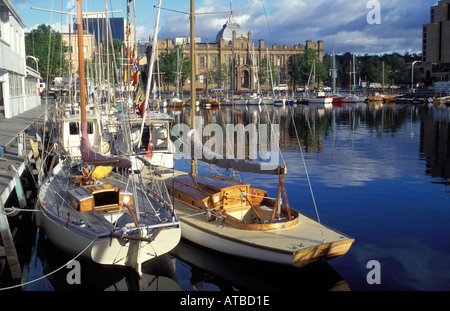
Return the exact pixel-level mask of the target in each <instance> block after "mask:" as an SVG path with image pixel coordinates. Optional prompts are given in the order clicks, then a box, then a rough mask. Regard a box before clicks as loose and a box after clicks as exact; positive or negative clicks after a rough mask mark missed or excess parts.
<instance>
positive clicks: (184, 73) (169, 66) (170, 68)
mask: <svg viewBox="0 0 450 311" xmlns="http://www.w3.org/2000/svg"><path fill="white" fill-rule="evenodd" d="M177 50H178V55H177ZM177 63H178V64H177ZM159 68H160V72H163V73H164V75H163V79H164V81H165V83H166V84H174V85H175V84H176V83H177V73H178V71H177V70H178V69H179V70H180V73H181V75H180V83H182V82H183V81H184V80H185V79H186V78H188V77H189V75H190V72H191V68H190V60H188V59H187V58H186V57H185V56H184V54H183V50H182V49H180V48H179V47H178V46H175V48H174V49H173V50H171V51H170V52H168V53H167V54H165V55H163V56H162V57H161V63H160V65H159Z"/></svg>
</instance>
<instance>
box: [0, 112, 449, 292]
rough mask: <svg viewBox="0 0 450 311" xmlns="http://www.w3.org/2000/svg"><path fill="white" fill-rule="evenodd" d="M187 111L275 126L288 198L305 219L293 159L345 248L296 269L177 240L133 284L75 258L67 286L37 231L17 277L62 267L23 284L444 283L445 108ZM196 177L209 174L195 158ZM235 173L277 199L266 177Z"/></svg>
mask: <svg viewBox="0 0 450 311" xmlns="http://www.w3.org/2000/svg"><path fill="white" fill-rule="evenodd" d="M168 113H170V114H172V115H173V116H174V117H175V123H177V122H184V120H189V110H188V109H187V110H184V111H175V112H174V111H170V110H169V111H168ZM196 114H197V115H199V116H202V118H203V125H206V124H209V123H218V124H220V125H223V126H224V125H225V124H227V123H243V124H248V123H267V122H268V120H269V118H270V120H271V122H273V123H277V124H279V125H280V130H281V133H280V137H279V139H280V141H279V142H280V147H281V150H282V154H283V159H284V161H285V162H286V163H287V166H288V174H287V176H286V179H285V182H286V188H287V193H288V196H289V203H290V205H291V206H292V207H294V208H296V209H298V210H300V211H301V212H303V213H306V214H308V215H311V216H313V217H316V210H315V208H314V202H313V200H312V195H311V190H310V187H309V183H308V179H307V177H306V171H305V166H304V165H303V160H302V154H303V157H304V161H305V164H306V169H307V172H308V174H309V180H310V184H311V189H312V193H313V195H314V199H315V202H316V206H317V210H318V214H319V217H320V220H321V221H322V222H323V223H325V224H327V225H329V226H331V227H333V228H335V229H337V230H339V231H342V232H343V233H345V234H347V235H349V236H351V237H353V238H355V242H354V244H353V246H352V248H351V249H350V251H349V252H348V253H347V254H346V255H344V256H342V257H339V258H336V259H333V260H331V261H329V262H327V263H320V264H317V265H312V266H311V267H307V268H301V269H300V268H291V267H284V266H277V265H267V264H263V263H257V262H249V261H247V260H242V259H240V258H235V257H231V256H225V255H223V254H217V253H215V252H212V251H210V250H205V249H201V248H199V247H197V246H195V245H191V244H189V243H186V242H185V241H182V242H181V243H180V245H179V246H178V247H177V248H176V250H175V251H174V252H173V253H171V254H170V255H167V256H163V257H161V258H159V259H158V261H156V262H150V263H147V264H146V265H145V267H144V278H143V279H142V280H141V281H139V280H137V279H136V277H135V275H134V273H133V272H132V271H129V270H127V269H110V268H105V267H100V266H98V265H95V264H92V263H85V262H82V265H81V271H82V272H81V275H82V280H81V281H82V282H81V283H82V284H81V285H68V284H67V279H66V278H67V274H68V271H69V270H68V269H66V268H65V267H64V265H65V264H66V263H67V262H68V261H69V260H70V258H69V257H67V256H66V255H65V254H63V253H61V252H60V251H59V250H57V249H55V248H54V247H53V246H52V245H50V244H49V243H48V242H47V241H46V239H45V234H44V233H43V232H42V231H39V232H38V234H37V235H36V236H37V238H36V243H31V246H28V247H24V249H22V250H21V252H23V254H21V256H22V258H24V275H25V276H24V280H23V281H32V280H35V279H37V278H40V277H42V276H43V275H47V274H49V273H51V272H52V271H55V270H56V269H59V268H60V267H63V268H62V269H60V270H59V271H57V272H55V273H53V274H51V275H50V276H49V277H47V278H44V279H42V280H39V281H36V282H32V283H30V284H29V285H27V286H26V287H25V290H27V291H53V290H105V289H109V290H137V289H143V290H182V291H193V290H203V291H204V290H208V291H218V290H269V291H270V290H284V289H289V290H353V291H360V290H369V291H373V290H407V291H414V290H420V291H435V290H443V291H447V290H450V260H449V258H450V229H449V224H450V187H449V186H450V142H449V135H450V128H449V122H450V121H449V118H450V110H449V109H447V108H433V107H423V106H400V105H392V106H388V105H381V106H374V105H359V106H356V105H354V106H348V107H332V108H326V109H325V108H321V107H312V106H303V105H299V106H296V107H287V106H286V107H269V108H267V109H266V108H265V107H261V108H256V107H250V108H246V107H243V108H241V109H232V108H231V107H230V108H225V107H223V108H221V109H220V110H203V109H199V110H198V111H197V112H196ZM186 123H189V122H188V121H187V122H186ZM294 126H295V127H296V129H297V131H298V135H299V139H300V142H301V146H302V153H300V149H299V144H298V140H297V135H296V131H295V128H294ZM176 166H177V168H186V167H187V166H188V163H187V162H186V161H181V162H180V163H177V165H176ZM199 172H213V171H212V170H211V169H210V168H209V167H208V166H206V165H204V164H201V165H199ZM239 176H240V178H241V179H242V180H243V181H245V182H249V183H252V184H253V185H254V186H257V187H260V188H264V189H267V190H268V191H269V194H270V195H271V196H276V191H277V186H278V178H277V177H276V176H275V178H274V176H270V175H254V174H250V173H240V174H239ZM33 242H34V240H33ZM372 260H376V261H377V262H378V263H379V270H377V271H376V272H379V274H377V275H379V280H380V282H381V283H380V284H369V283H368V280H367V276H368V274H369V275H373V274H370V273H371V272H373V271H374V270H373V269H374V266H371V265H369V266H368V262H369V261H372ZM293 279H295V280H296V282H294V284H293V283H292V282H291V281H292V280H293ZM369 279H370V278H369ZM289 280H290V281H289ZM4 286H5V285H3V287H4Z"/></svg>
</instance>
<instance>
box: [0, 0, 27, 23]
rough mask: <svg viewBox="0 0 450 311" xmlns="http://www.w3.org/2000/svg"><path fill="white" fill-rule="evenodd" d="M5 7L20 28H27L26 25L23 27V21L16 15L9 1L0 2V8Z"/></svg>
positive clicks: (2, 0) (1, 0)
mask: <svg viewBox="0 0 450 311" xmlns="http://www.w3.org/2000/svg"><path fill="white" fill-rule="evenodd" d="M2 6H6V7H7V8H8V10H9V11H10V12H11V14H12V15H13V16H14V18H15V19H16V20H17V22H18V23H19V25H20V26H22V28H27V25H25V23H24V21H23V20H22V18H21V17H20V15H19V13H17V11H16V9H15V8H14V6H13V5H12V3H11V1H9V0H0V7H2Z"/></svg>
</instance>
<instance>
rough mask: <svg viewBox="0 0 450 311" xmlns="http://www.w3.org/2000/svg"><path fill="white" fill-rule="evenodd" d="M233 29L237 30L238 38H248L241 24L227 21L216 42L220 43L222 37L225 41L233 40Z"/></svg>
mask: <svg viewBox="0 0 450 311" xmlns="http://www.w3.org/2000/svg"><path fill="white" fill-rule="evenodd" d="M233 31H236V38H239V37H240V36H243V37H244V38H247V33H246V32H245V31H244V30H243V29H242V28H241V27H240V26H239V24H238V23H236V22H230V21H227V23H226V24H225V25H223V27H222V29H221V30H220V31H219V33H218V34H217V36H216V42H217V43H218V42H219V41H220V39H224V40H225V42H229V41H231V40H233Z"/></svg>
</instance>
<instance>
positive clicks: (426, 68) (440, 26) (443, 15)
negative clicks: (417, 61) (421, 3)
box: [420, 0, 450, 80]
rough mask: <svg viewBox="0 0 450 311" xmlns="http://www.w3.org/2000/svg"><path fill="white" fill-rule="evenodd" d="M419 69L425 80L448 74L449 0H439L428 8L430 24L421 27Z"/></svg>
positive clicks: (449, 40)
mask: <svg viewBox="0 0 450 311" xmlns="http://www.w3.org/2000/svg"><path fill="white" fill-rule="evenodd" d="M420 68H421V69H422V70H423V72H422V73H423V75H424V77H425V78H426V80H429V79H430V78H433V77H434V78H436V79H440V77H441V76H446V75H447V74H448V73H449V72H450V0H440V1H439V2H438V4H437V5H434V6H432V7H431V8H430V22H429V23H428V24H424V25H423V33H422V65H421V66H420ZM444 78H445V77H444Z"/></svg>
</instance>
